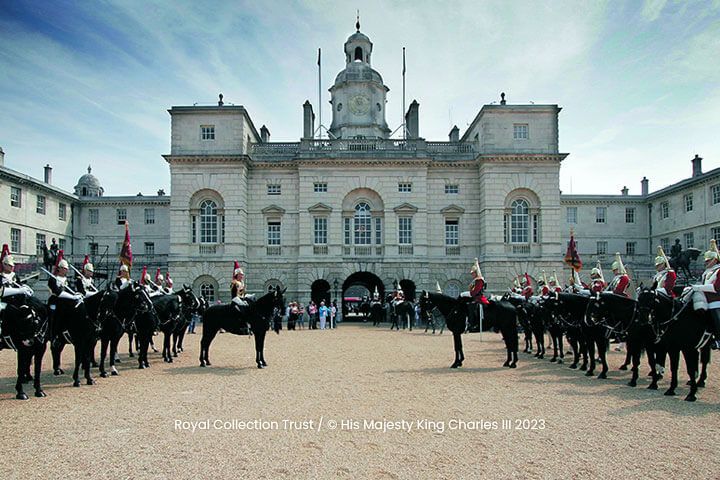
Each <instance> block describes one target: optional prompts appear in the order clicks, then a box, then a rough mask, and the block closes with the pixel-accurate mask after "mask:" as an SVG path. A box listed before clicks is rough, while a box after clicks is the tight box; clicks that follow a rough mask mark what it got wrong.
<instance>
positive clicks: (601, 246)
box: [595, 240, 608, 255]
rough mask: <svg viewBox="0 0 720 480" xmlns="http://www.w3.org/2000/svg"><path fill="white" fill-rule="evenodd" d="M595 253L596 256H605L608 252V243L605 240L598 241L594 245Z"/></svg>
mask: <svg viewBox="0 0 720 480" xmlns="http://www.w3.org/2000/svg"><path fill="white" fill-rule="evenodd" d="M595 249H596V250H595V253H596V254H597V255H607V252H608V242H607V241H605V240H600V241H598V242H596V243H595Z"/></svg>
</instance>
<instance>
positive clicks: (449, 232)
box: [445, 218, 460, 247]
mask: <svg viewBox="0 0 720 480" xmlns="http://www.w3.org/2000/svg"><path fill="white" fill-rule="evenodd" d="M453 227H454V228H453ZM459 245H460V220H458V219H457V218H446V219H445V246H446V247H457V246H459Z"/></svg>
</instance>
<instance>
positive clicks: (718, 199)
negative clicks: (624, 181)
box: [710, 184, 720, 205]
mask: <svg viewBox="0 0 720 480" xmlns="http://www.w3.org/2000/svg"><path fill="white" fill-rule="evenodd" d="M710 199H711V201H712V204H713V205H717V204H718V203H720V184H718V185H713V186H712V187H710Z"/></svg>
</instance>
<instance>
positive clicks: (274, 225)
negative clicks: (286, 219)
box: [267, 222, 280, 245]
mask: <svg viewBox="0 0 720 480" xmlns="http://www.w3.org/2000/svg"><path fill="white" fill-rule="evenodd" d="M267 244H268V245H280V222H268V223H267Z"/></svg>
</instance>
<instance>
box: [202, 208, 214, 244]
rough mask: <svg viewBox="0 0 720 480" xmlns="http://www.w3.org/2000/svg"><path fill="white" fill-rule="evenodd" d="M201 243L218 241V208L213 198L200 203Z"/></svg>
mask: <svg viewBox="0 0 720 480" xmlns="http://www.w3.org/2000/svg"><path fill="white" fill-rule="evenodd" d="M200 243H218V210H217V205H216V204H215V202H213V201H212V200H204V201H203V202H202V203H201V204H200Z"/></svg>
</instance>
